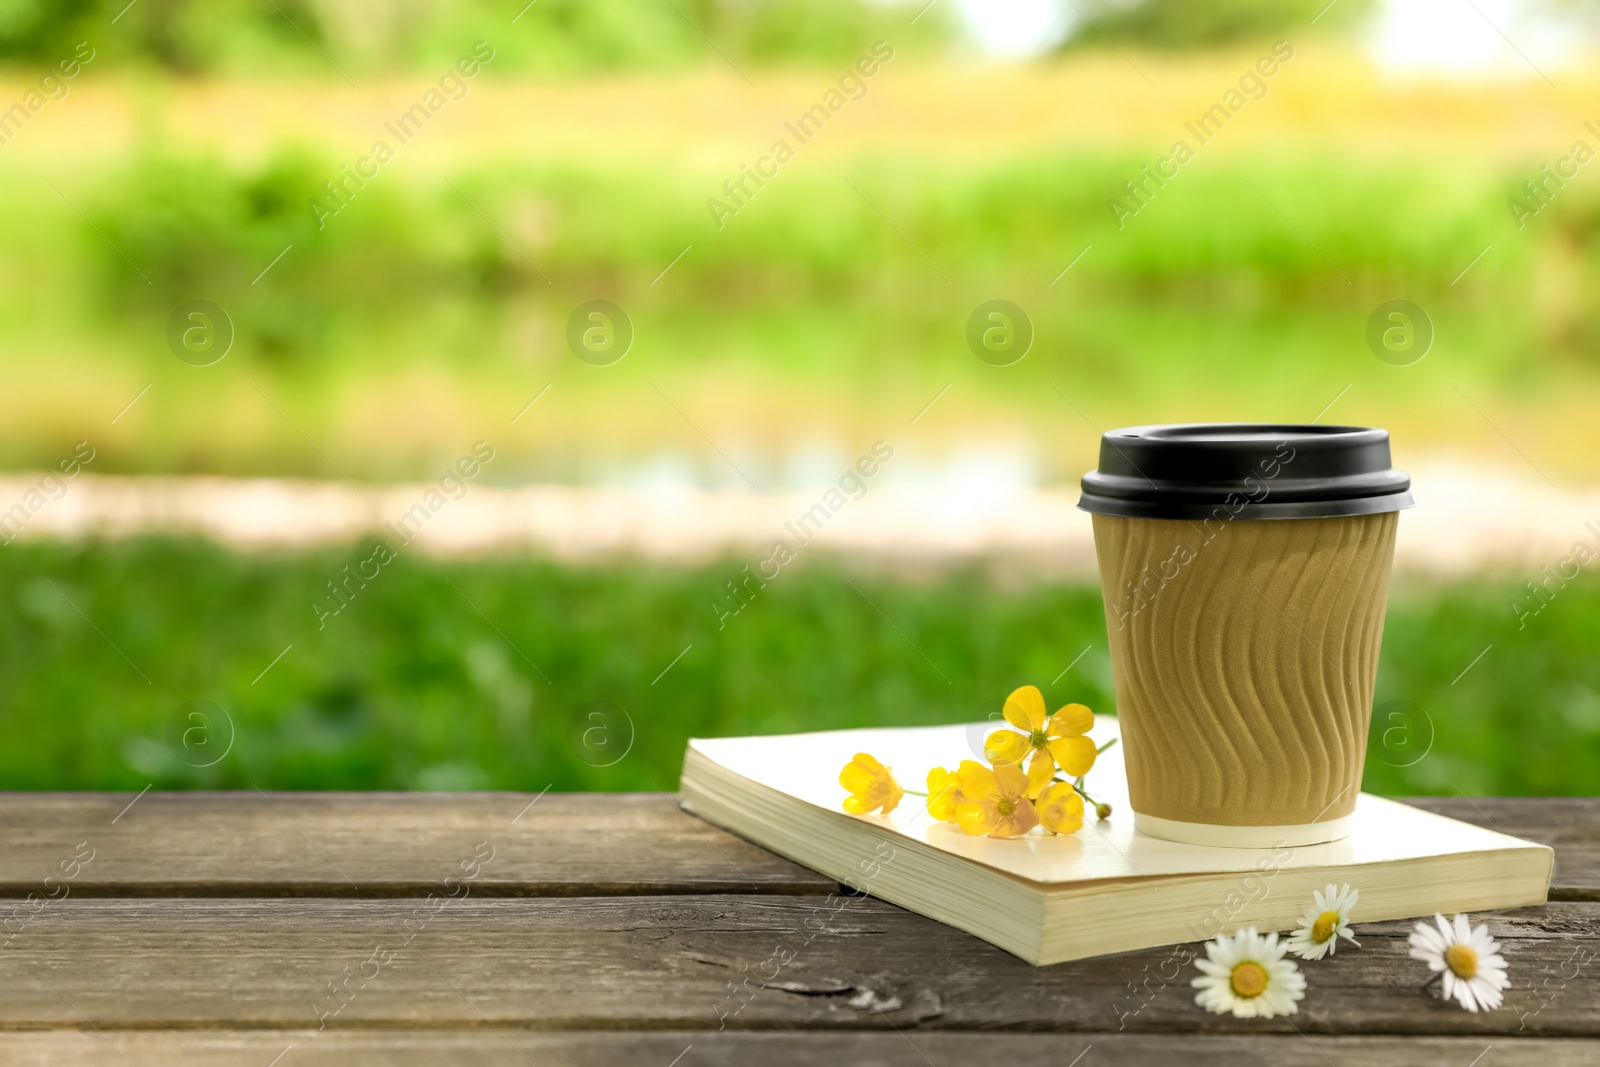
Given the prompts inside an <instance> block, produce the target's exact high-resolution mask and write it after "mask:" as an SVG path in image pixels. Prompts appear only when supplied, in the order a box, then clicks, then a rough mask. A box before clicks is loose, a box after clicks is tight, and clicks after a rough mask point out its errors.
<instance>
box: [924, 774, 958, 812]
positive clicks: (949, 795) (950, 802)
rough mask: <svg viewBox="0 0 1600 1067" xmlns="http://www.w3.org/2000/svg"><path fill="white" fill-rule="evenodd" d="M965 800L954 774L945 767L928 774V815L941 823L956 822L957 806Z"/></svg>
mask: <svg viewBox="0 0 1600 1067" xmlns="http://www.w3.org/2000/svg"><path fill="white" fill-rule="evenodd" d="M963 799H964V797H963V794H962V792H961V784H960V782H959V781H958V780H957V778H956V776H955V774H954V773H952V772H950V771H947V770H945V769H944V768H943V767H935V768H934V769H933V770H931V771H929V772H928V814H929V815H932V816H933V817H934V818H935V819H938V820H939V821H941V822H955V818H956V805H958V804H960V803H961V802H962V800H963Z"/></svg>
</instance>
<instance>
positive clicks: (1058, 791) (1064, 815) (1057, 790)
mask: <svg viewBox="0 0 1600 1067" xmlns="http://www.w3.org/2000/svg"><path fill="white" fill-rule="evenodd" d="M1033 806H1034V807H1035V808H1036V809H1038V812H1039V821H1040V822H1041V823H1043V824H1044V828H1045V829H1046V830H1049V831H1050V832H1051V833H1053V834H1075V833H1077V832H1078V830H1079V829H1081V828H1082V826H1083V798H1082V797H1080V796H1079V795H1078V791H1077V790H1076V789H1073V788H1072V785H1071V783H1069V782H1056V783H1055V784H1053V785H1049V786H1046V787H1045V789H1044V791H1043V792H1042V793H1040V794H1039V799H1038V800H1035V801H1034V802H1033Z"/></svg>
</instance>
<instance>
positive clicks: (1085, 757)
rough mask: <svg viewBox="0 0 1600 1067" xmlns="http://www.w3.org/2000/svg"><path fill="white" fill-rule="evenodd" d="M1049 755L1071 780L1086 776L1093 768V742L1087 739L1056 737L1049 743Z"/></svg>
mask: <svg viewBox="0 0 1600 1067" xmlns="http://www.w3.org/2000/svg"><path fill="white" fill-rule="evenodd" d="M1050 755H1052V756H1054V757H1055V758H1056V762H1057V763H1058V764H1060V765H1061V769H1062V770H1063V771H1065V772H1067V774H1069V775H1071V776H1072V777H1073V778H1076V777H1078V776H1079V775H1080V774H1088V773H1089V768H1090V767H1093V766H1094V757H1095V751H1094V742H1093V741H1091V740H1090V739H1089V738H1087V737H1057V738H1054V739H1053V740H1052V741H1051V742H1050Z"/></svg>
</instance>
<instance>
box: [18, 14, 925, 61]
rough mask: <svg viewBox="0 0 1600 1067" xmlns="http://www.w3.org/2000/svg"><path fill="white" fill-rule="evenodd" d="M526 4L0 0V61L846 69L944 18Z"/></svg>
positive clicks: (917, 40)
mask: <svg viewBox="0 0 1600 1067" xmlns="http://www.w3.org/2000/svg"><path fill="white" fill-rule="evenodd" d="M525 2H526V0H520V2H514V0H493V2H491V0H456V2H451V0H382V2H374V3H363V4H350V3H345V2H342V0H275V2H273V3H266V4H262V3H255V2H249V0H139V2H138V3H136V4H132V5H129V4H128V2H127V0H61V2H59V3H58V2H44V0H0V62H4V61H7V60H10V61H13V62H21V63H27V64H49V63H54V62H55V61H56V60H58V59H61V58H63V57H64V56H67V55H70V54H71V52H72V48H73V46H74V45H76V44H77V42H79V41H88V42H89V43H90V44H92V45H93V46H94V47H95V48H96V49H97V50H99V53H100V56H99V57H98V58H97V59H96V64H97V66H102V67H103V66H115V65H121V64H130V65H142V66H150V67H156V68H160V69H164V70H168V71H172V72H175V73H179V74H187V75H193V74H206V75H218V74H223V75H252V76H254V75H262V74H266V75H272V76H285V75H289V76H295V75H306V74H307V73H310V74H312V75H316V76H322V77H334V78H337V77H359V76H361V75H363V74H377V73H382V72H385V71H394V70H432V69H435V68H443V67H447V66H448V65H450V64H451V63H453V62H454V61H455V60H456V58H457V57H458V56H460V55H461V54H462V53H464V52H466V51H467V50H468V49H469V48H470V47H471V45H472V44H473V43H474V42H476V41H486V42H488V43H489V45H490V46H491V47H493V48H494V49H495V52H496V57H495V60H494V65H493V67H492V68H491V69H492V71H493V72H494V73H496V74H500V73H510V72H525V73H534V74H540V75H551V74H578V73H585V72H600V71H618V70H670V69H676V68H681V67H686V66H690V65H695V64H701V63H721V62H723V59H722V58H721V57H719V52H720V53H721V54H722V56H725V57H727V59H728V60H729V61H732V62H735V63H739V64H744V63H750V64H756V65H761V64H770V63H789V62H825V63H828V64H833V63H848V62H850V61H852V60H854V59H855V58H857V56H859V55H860V54H861V53H862V52H863V50H865V49H866V48H868V47H870V45H871V43H872V42H873V41H875V40H878V39H880V38H884V39H891V40H893V41H894V42H895V43H896V44H897V45H923V46H926V45H938V44H944V43H947V42H949V41H950V40H952V39H953V33H952V31H951V30H950V28H949V25H950V24H949V22H948V21H947V19H946V16H945V14H944V13H943V12H932V13H930V14H929V16H928V17H926V18H920V19H918V20H917V21H916V23H914V24H913V23H912V22H911V21H910V19H911V15H912V14H914V13H915V12H914V10H908V9H907V8H905V7H904V6H903V5H884V4H879V3H869V2H865V0H670V2H669V0H603V2H596V0H538V2H537V3H530V4H527V6H526V8H525V9H524V6H523V5H524V3H525ZM113 20H115V25H113ZM513 20H514V21H513ZM712 42H715V43H714V44H713V43H712Z"/></svg>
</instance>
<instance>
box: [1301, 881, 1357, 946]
mask: <svg viewBox="0 0 1600 1067" xmlns="http://www.w3.org/2000/svg"><path fill="white" fill-rule="evenodd" d="M1311 895H1312V897H1313V898H1314V899H1315V901H1316V903H1315V904H1313V905H1312V906H1311V907H1309V908H1307V909H1306V913H1305V915H1303V916H1301V918H1300V928H1299V929H1298V930H1296V931H1295V932H1294V933H1292V934H1290V935H1289V940H1288V947H1289V951H1290V952H1293V953H1294V954H1295V955H1296V956H1299V957H1300V958H1301V959H1306V960H1320V959H1321V958H1322V957H1323V956H1331V955H1333V950H1334V948H1335V947H1336V946H1337V944H1338V941H1339V939H1340V938H1341V937H1342V938H1344V939H1345V940H1346V941H1348V942H1350V943H1351V944H1352V945H1354V946H1356V948H1360V947H1361V942H1359V941H1357V940H1356V939H1355V936H1354V935H1353V934H1351V933H1350V911H1351V909H1352V908H1354V907H1355V906H1356V899H1357V898H1358V897H1360V896H1361V893H1360V891H1359V890H1355V889H1351V888H1350V887H1349V886H1348V885H1346V886H1342V887H1340V886H1333V885H1329V886H1328V887H1327V889H1323V890H1318V891H1316V892H1314V893H1312V894H1311Z"/></svg>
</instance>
